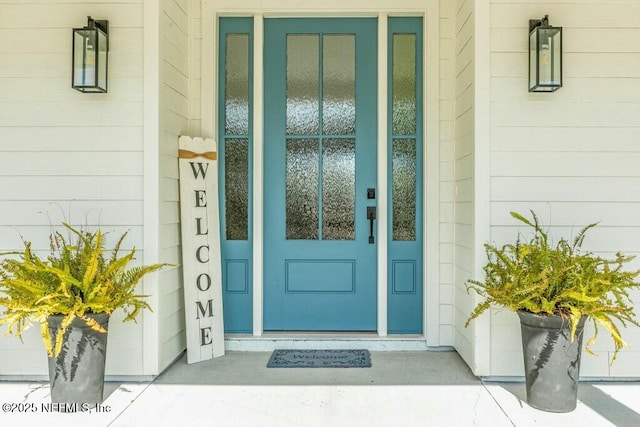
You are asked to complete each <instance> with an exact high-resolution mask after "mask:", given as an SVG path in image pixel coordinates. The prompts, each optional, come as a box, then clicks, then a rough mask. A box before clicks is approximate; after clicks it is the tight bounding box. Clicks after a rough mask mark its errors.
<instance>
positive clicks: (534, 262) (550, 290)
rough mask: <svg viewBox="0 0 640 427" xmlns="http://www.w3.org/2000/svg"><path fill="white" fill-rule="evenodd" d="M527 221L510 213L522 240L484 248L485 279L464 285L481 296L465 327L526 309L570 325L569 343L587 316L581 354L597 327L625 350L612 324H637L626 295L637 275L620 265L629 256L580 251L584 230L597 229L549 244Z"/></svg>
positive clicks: (534, 224) (537, 225) (533, 222)
mask: <svg viewBox="0 0 640 427" xmlns="http://www.w3.org/2000/svg"><path fill="white" fill-rule="evenodd" d="M531 214H532V217H533V219H532V220H529V219H527V218H525V217H524V216H522V215H520V214H518V213H516V212H511V216H512V217H514V218H515V219H517V220H518V221H520V222H522V223H524V224H526V225H528V226H530V227H532V228H533V231H534V235H533V237H532V238H531V239H530V240H528V241H522V240H521V236H520V235H518V239H517V241H516V243H515V244H506V245H504V246H502V247H495V246H492V245H490V244H485V245H484V247H485V250H486V253H487V257H488V262H487V264H486V265H485V266H484V272H485V280H484V281H483V282H481V281H477V280H469V281H468V284H467V291H469V290H473V291H475V292H477V293H478V294H479V295H481V296H483V297H485V300H484V301H483V302H481V303H480V304H478V306H476V307H475V309H474V310H473V312H472V313H471V316H470V317H469V319H468V320H467V323H466V325H467V326H468V325H469V322H470V321H471V320H473V319H475V318H476V317H478V316H479V315H480V314H482V313H483V312H484V311H485V310H486V309H488V308H489V307H491V306H493V305H498V306H503V307H506V308H508V309H511V310H513V311H517V310H526V311H529V312H532V313H536V314H545V315H558V316H561V317H563V318H566V319H568V320H569V321H570V324H571V340H573V338H574V336H575V332H576V327H577V325H578V321H579V320H580V318H581V317H582V316H588V317H589V318H590V319H591V320H592V321H593V324H594V326H595V334H594V336H593V337H592V338H591V339H589V340H588V341H587V344H586V350H587V352H589V353H592V352H591V350H590V349H589V345H590V344H593V342H594V341H595V339H596V338H597V335H598V325H601V326H602V327H604V328H605V329H606V330H607V331H608V332H609V333H610V334H611V337H612V338H613V341H614V346H615V352H614V356H613V360H615V357H616V355H617V352H618V351H619V350H620V349H621V348H622V347H623V346H625V345H626V343H625V342H624V341H623V340H622V337H621V336H620V331H619V329H618V327H617V326H616V324H615V323H614V322H613V320H614V319H616V320H618V321H619V322H620V323H621V324H622V325H623V326H626V324H627V323H631V324H633V325H637V326H640V325H638V322H637V321H636V318H635V313H634V312H633V306H632V302H631V300H630V298H629V291H630V290H632V289H634V288H638V287H640V283H636V282H635V279H636V278H637V277H638V276H639V275H640V270H638V271H628V270H625V269H624V267H625V264H626V263H628V262H629V261H631V260H632V259H633V258H634V257H629V256H624V255H622V254H621V253H619V252H618V253H617V254H616V256H615V259H613V260H607V259H603V258H601V257H599V256H595V255H594V254H592V253H591V252H584V251H582V250H581V246H582V243H583V242H584V239H585V234H586V233H587V231H589V230H590V229H592V228H593V227H595V226H596V225H597V224H589V225H587V226H586V227H584V228H583V229H582V230H581V231H580V232H579V233H578V235H577V236H576V238H575V239H573V241H572V242H569V241H567V240H565V239H564V238H562V239H560V241H558V243H556V244H555V245H553V244H552V243H550V241H549V236H548V235H547V233H546V232H545V230H543V228H542V226H541V224H540V221H539V220H538V217H537V216H536V214H535V213H534V212H533V211H531Z"/></svg>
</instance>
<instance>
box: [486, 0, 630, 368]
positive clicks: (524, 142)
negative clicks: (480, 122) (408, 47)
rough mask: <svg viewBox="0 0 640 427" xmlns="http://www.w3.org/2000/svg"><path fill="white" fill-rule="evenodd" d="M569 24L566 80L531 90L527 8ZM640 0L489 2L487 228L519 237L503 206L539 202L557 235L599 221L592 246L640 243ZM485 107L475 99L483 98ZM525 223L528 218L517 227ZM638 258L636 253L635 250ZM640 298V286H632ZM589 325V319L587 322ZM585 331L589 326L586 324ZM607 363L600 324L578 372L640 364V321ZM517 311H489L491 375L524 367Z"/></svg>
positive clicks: (607, 344)
mask: <svg viewBox="0 0 640 427" xmlns="http://www.w3.org/2000/svg"><path fill="white" fill-rule="evenodd" d="M545 14H548V15H549V21H550V23H551V24H552V25H556V26H562V27H564V31H563V37H564V56H563V67H564V87H563V88H561V89H560V90H558V91H557V92H555V93H550V94H530V93H528V92H527V49H528V47H527V32H528V28H527V25H528V20H529V19H539V18H542V17H543V16H544V15H545ZM638 17H640V3H639V2H637V1H636V2H631V1H625V2H623V1H616V2H611V1H596V0H594V1H589V2H584V1H582V0H573V1H564V2H562V3H557V4H556V3H553V2H547V3H544V4H538V3H537V2H533V1H498V0H493V1H492V2H491V49H490V52H489V53H482V52H478V55H482V54H489V55H490V61H491V62H490V63H491V104H490V105H485V106H484V107H486V108H490V125H491V150H490V156H491V193H490V199H491V218H490V223H491V240H492V241H493V242H495V243H498V244H500V243H504V242H507V241H511V240H513V239H514V237H515V234H516V233H517V231H518V228H517V227H516V222H515V221H514V220H512V219H511V218H510V217H509V211H510V210H516V211H519V212H523V213H526V212H527V211H528V210H529V209H534V210H535V211H536V212H537V213H538V214H539V216H540V217H541V219H542V220H543V221H544V223H545V224H550V225H551V233H552V234H553V235H556V236H560V235H563V236H567V237H568V236H571V235H572V234H575V233H576V232H577V231H578V230H579V229H580V227H582V226H583V225H585V224H587V223H591V222H596V221H600V222H601V223H600V225H599V226H598V227H597V228H596V229H595V230H594V231H593V232H592V233H590V237H589V238H588V239H587V240H586V242H585V246H586V247H587V249H591V250H593V251H597V252H599V253H603V254H604V255H607V256H612V255H613V254H614V253H615V251H617V250H622V251H624V252H625V253H628V254H640V142H639V141H640V19H638ZM478 107H480V106H478ZM523 231H524V230H523ZM635 267H636V268H640V262H637V261H636V262H635ZM635 300H636V302H637V303H640V293H636V294H635ZM588 333H589V331H587V334H588ZM587 336H589V335H587ZM623 337H624V338H625V339H626V340H627V341H628V342H629V344H630V345H631V347H630V348H628V349H625V350H624V351H622V352H621V353H620V354H619V355H618V359H617V361H616V363H615V364H614V365H613V366H610V361H611V356H612V349H613V345H612V343H611V340H610V338H609V337H608V336H607V334H606V331H604V330H601V331H600V336H599V339H598V343H597V344H596V345H595V346H594V350H596V352H597V353H598V355H599V357H592V356H588V355H585V356H584V357H583V359H582V363H583V368H582V371H581V373H582V375H583V376H596V377H606V376H616V377H630V376H639V375H640V365H638V363H637V361H638V360H640V330H639V329H638V328H636V327H633V326H632V327H629V328H628V329H627V330H625V331H623ZM520 345H521V344H520V332H519V324H518V320H517V317H516V316H515V315H514V314H512V313H507V312H503V311H499V310H494V311H493V312H492V313H491V375H494V376H509V375H522V374H523V368H522V359H521V348H520Z"/></svg>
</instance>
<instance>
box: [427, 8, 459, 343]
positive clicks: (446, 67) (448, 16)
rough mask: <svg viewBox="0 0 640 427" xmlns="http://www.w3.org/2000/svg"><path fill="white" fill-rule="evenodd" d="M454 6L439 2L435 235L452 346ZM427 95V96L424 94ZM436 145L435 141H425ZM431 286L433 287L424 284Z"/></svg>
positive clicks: (446, 338)
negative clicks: (436, 210) (437, 198)
mask: <svg viewBox="0 0 640 427" xmlns="http://www.w3.org/2000/svg"><path fill="white" fill-rule="evenodd" d="M454 9H455V5H454V2H452V1H450V0H440V64H439V67H440V99H439V108H440V141H439V142H438V143H439V144H440V150H439V151H440V165H439V167H440V178H439V186H440V212H439V214H440V228H439V230H438V232H439V235H438V236H427V238H428V239H433V238H437V239H439V246H440V266H439V276H440V289H439V299H440V316H439V322H440V325H439V333H440V337H439V338H440V342H439V344H440V345H441V346H452V345H453V343H454V341H453V336H454V332H453V331H454V328H453V323H454V317H453V316H454V310H453V265H454V258H453V253H454V245H453V229H454V219H455V218H454V199H453V186H454V182H453V179H454V175H453V171H454V157H453V149H454V123H455V111H454V102H455V92H454V84H455V74H454V69H455V59H454V32H455V20H454V18H455V10H454ZM427 96H429V95H428V94H427ZM427 143H428V144H429V143H435V142H427ZM427 286H432V284H427Z"/></svg>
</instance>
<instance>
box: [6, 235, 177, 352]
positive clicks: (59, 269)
mask: <svg viewBox="0 0 640 427" xmlns="http://www.w3.org/2000/svg"><path fill="white" fill-rule="evenodd" d="M62 225H63V226H64V227H65V228H66V229H67V230H68V231H69V232H70V234H69V237H68V238H65V237H64V236H63V235H62V233H60V232H54V233H52V234H51V236H50V254H49V256H48V257H47V258H46V259H41V258H40V257H39V256H38V255H37V254H36V253H34V252H33V250H32V249H31V242H28V241H25V242H24V250H23V251H21V252H11V253H3V254H2V255H5V256H6V255H13V257H6V258H4V259H2V260H1V261H0V306H4V307H5V310H4V311H3V312H2V313H1V314H0V325H3V324H4V325H7V331H6V334H13V335H16V336H18V337H20V338H21V339H22V333H23V332H24V331H25V330H26V329H27V328H28V327H29V326H30V325H31V324H32V323H33V322H37V323H39V324H40V331H41V334H42V339H43V341H44V344H45V347H46V349H47V354H48V355H49V357H52V356H53V357H55V356H57V355H58V354H59V353H60V350H61V348H62V344H63V337H64V334H65V332H66V331H67V328H68V327H69V325H71V323H72V322H73V320H74V319H75V318H79V319H81V320H82V321H84V322H85V323H86V324H87V325H88V326H89V327H90V328H92V329H94V330H96V331H98V332H102V333H106V330H105V329H104V328H103V327H102V326H100V324H98V322H96V321H95V320H93V319H92V318H91V317H90V316H88V315H89V314H95V313H107V314H111V313H112V312H113V311H114V310H116V309H118V308H122V309H123V310H124V311H125V313H126V317H125V319H124V320H125V321H128V320H133V319H135V318H136V316H137V315H138V314H139V313H140V311H141V310H143V309H151V307H150V306H149V304H147V302H146V301H144V298H145V297H146V296H147V295H138V294H136V293H135V288H136V285H137V284H138V282H139V281H140V280H141V279H142V278H143V276H145V275H146V274H148V273H151V272H153V271H156V270H159V269H161V268H162V267H164V266H166V265H168V264H153V265H147V266H139V267H133V268H129V269H127V265H128V264H129V263H130V262H131V261H132V260H133V259H134V255H135V249H132V250H131V251H129V252H128V253H126V254H125V255H123V256H120V255H119V253H120V247H121V245H122V242H123V241H124V239H125V237H126V235H127V233H124V234H123V235H122V236H121V237H120V239H119V240H118V242H117V244H116V246H115V248H114V249H113V251H112V252H111V254H110V255H109V254H105V248H104V242H103V238H104V236H103V234H102V232H101V231H100V230H97V231H95V232H89V231H86V230H78V229H76V228H73V227H72V226H70V225H69V224H66V223H63V224H62ZM50 315H63V316H64V318H63V320H62V323H61V327H60V329H59V330H58V332H57V335H56V337H55V340H54V341H53V342H55V347H54V346H53V344H52V337H51V334H50V332H49V327H48V324H47V318H48V316H50Z"/></svg>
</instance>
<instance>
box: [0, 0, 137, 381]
mask: <svg viewBox="0 0 640 427" xmlns="http://www.w3.org/2000/svg"><path fill="white" fill-rule="evenodd" d="M88 15H91V16H93V17H94V18H95V19H108V20H109V21H110V47H111V50H110V52H109V93H108V94H100V95H92V94H82V93H80V92H77V91H75V90H73V89H71V29H72V28H74V27H83V26H85V25H86V23H87V16H88ZM142 25H143V5H142V0H130V1H123V0H119V1H113V2H111V1H101V2H90V3H88V2H86V1H72V0H65V1H62V0H50V1H46V2H43V1H35V0H34V1H30V0H15V1H3V2H2V3H0V181H1V182H2V190H0V251H3V250H13V249H19V248H21V247H22V243H21V239H20V234H21V235H22V236H24V238H25V239H28V240H31V241H33V244H34V246H35V247H36V248H37V249H39V250H42V251H43V254H46V252H47V250H48V247H49V245H48V243H49V242H48V236H49V232H50V230H51V229H50V226H49V224H50V223H52V224H58V223H59V222H60V221H61V220H62V219H63V215H65V216H66V219H67V220H69V221H70V222H72V223H74V224H76V225H87V226H89V227H91V226H100V227H101V228H102V229H103V231H105V232H110V234H109V235H108V237H107V245H110V244H115V241H116V238H117V237H118V236H119V235H120V234H121V233H122V232H124V231H126V230H130V232H129V236H128V238H127V240H126V246H127V247H128V248H130V247H132V246H136V247H137V248H138V250H139V252H138V259H141V258H142V256H143V254H142V249H143V244H142V243H143V237H142V236H143V220H142V217H143V207H142V206H143V190H142V189H143V166H142V163H143V153H142V151H143V80H142V76H143V60H142V57H143V28H142ZM121 319H122V313H121V312H116V314H114V316H113V317H112V320H111V323H110V334H109V348H108V355H107V375H130V374H133V375H135V374H139V373H140V372H141V371H142V365H143V359H142V357H143V356H142V324H141V322H140V321H139V322H138V323H133V322H129V323H126V324H123V323H122V322H121V321H120V320H121ZM38 329H39V328H34V329H32V330H30V331H29V332H28V333H27V334H26V336H25V343H24V344H22V343H21V342H20V340H18V339H17V338H13V337H3V338H1V339H0V360H1V361H2V363H0V375H12V376H13V375H46V374H47V370H46V357H45V351H44V346H43V344H42V342H41V340H40V337H39V330H38Z"/></svg>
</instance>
